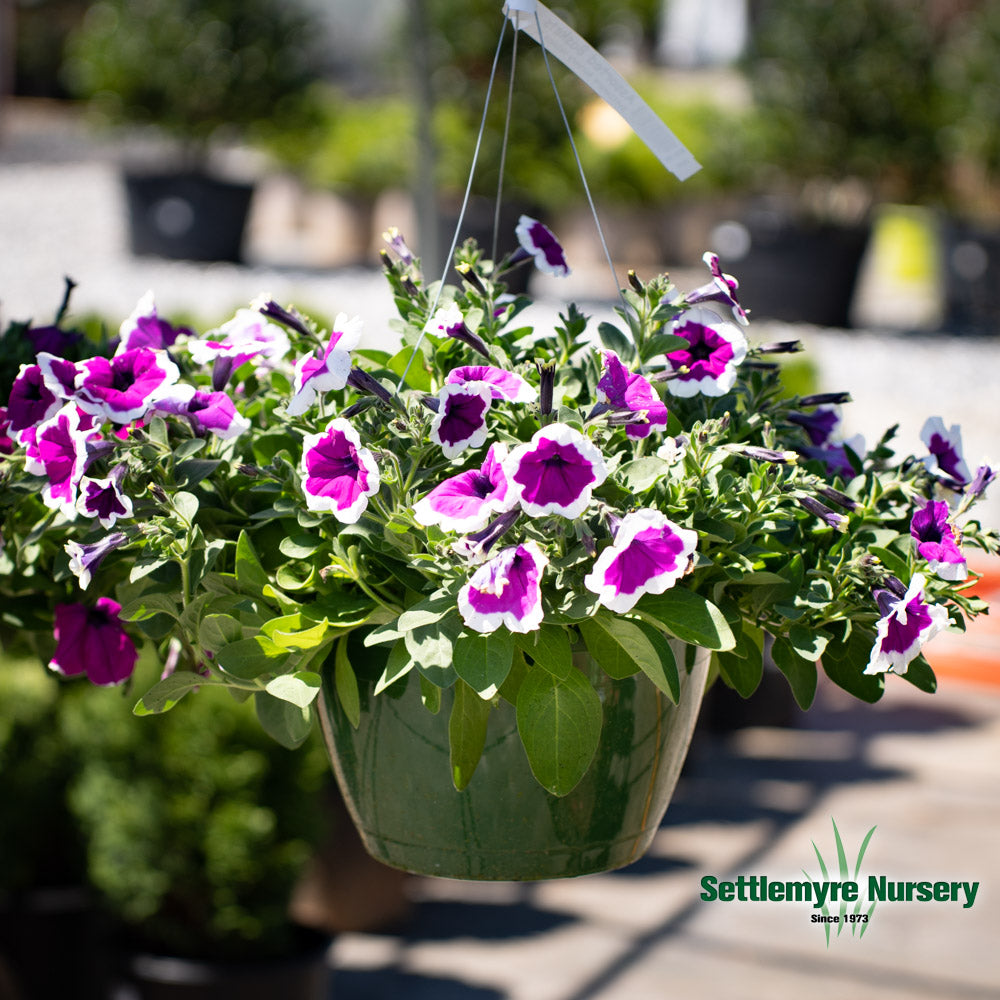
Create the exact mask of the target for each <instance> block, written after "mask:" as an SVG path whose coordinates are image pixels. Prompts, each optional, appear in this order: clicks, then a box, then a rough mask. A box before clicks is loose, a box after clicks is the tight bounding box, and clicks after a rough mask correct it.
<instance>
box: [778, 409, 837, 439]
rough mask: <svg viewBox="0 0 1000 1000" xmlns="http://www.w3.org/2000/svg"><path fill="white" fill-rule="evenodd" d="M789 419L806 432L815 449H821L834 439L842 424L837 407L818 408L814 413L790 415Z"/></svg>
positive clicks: (794, 413)
mask: <svg viewBox="0 0 1000 1000" xmlns="http://www.w3.org/2000/svg"><path fill="white" fill-rule="evenodd" d="M788 419H789V421H790V422H791V423H793V424H798V425H799V427H801V428H802V429H803V430H804V431H805V432H806V434H807V435H808V437H809V443H810V444H811V445H812V446H813V447H814V448H820V447H822V446H823V445H825V444H827V443H828V442H829V441H830V440H831V438H832V437H833V432H834V431H835V430H836V429H837V425H838V424H839V423H840V414H839V413H838V412H837V410H836V408H835V407H832V406H818V407H817V408H816V409H815V410H813V412H812V413H799V412H793V413H789V414H788Z"/></svg>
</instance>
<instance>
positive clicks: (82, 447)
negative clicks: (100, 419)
mask: <svg viewBox="0 0 1000 1000" xmlns="http://www.w3.org/2000/svg"><path fill="white" fill-rule="evenodd" d="M89 434H90V432H89V431H88V430H83V429H82V428H81V426H80V414H79V411H78V410H77V408H76V407H75V406H73V405H72V404H67V405H66V406H64V407H63V408H62V409H61V410H60V411H59V412H58V413H57V414H56V415H55V416H53V417H52V418H51V419H49V420H47V421H46V422H45V423H44V424H42V425H41V426H40V427H38V428H37V430H36V431H34V440H32V441H30V442H28V441H22V444H24V446H25V453H24V454H25V465H24V467H25V470H26V471H27V472H28V473H29V474H30V475H32V476H45V477H46V478H47V479H48V482H47V483H46V484H45V487H44V488H43V490H42V502H43V503H44V504H45V506H46V507H49V508H52V509H53V510H61V511H63V512H64V513H65V514H66V516H67V517H71V518H72V517H73V516H75V513H76V500H77V493H78V490H79V486H80V480H81V479H82V478H83V470H84V469H85V468H86V464H87V438H88V436H89Z"/></svg>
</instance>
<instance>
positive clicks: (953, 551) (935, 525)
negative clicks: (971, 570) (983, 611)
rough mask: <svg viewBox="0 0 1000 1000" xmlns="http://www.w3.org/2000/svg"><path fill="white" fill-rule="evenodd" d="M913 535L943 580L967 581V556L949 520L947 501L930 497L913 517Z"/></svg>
mask: <svg viewBox="0 0 1000 1000" xmlns="http://www.w3.org/2000/svg"><path fill="white" fill-rule="evenodd" d="M910 534H911V535H912V536H913V538H914V540H915V543H916V546H917V552H918V553H919V554H920V556H921V557H922V558H924V559H926V560H927V564H928V566H929V568H930V570H931V572H932V573H935V574H937V576H939V577H941V579H942V580H964V579H965V578H966V576H968V569H967V567H966V564H965V556H963V555H962V550H961V549H960V548H959V547H958V539H957V538H956V537H955V530H954V528H953V527H952V526H951V524H949V523H948V505H947V504H946V503H944V502H943V501H941V500H928V501H927V503H925V504H924V506H923V507H921V508H920V509H919V510H917V511H915V512H914V514H913V517H912V518H911V520H910Z"/></svg>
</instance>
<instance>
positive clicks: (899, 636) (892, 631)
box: [865, 573, 948, 674]
mask: <svg viewBox="0 0 1000 1000" xmlns="http://www.w3.org/2000/svg"><path fill="white" fill-rule="evenodd" d="M924 583H925V580H924V577H923V576H922V575H921V574H920V573H915V574H914V575H913V579H912V580H911V581H910V586H909V589H908V590H907V591H906V593H905V594H904V595H903V597H899V596H898V595H896V594H893V593H892V592H891V591H888V590H880V591H878V592H877V593H876V594H875V599H876V601H877V603H878V605H879V610H880V611H881V612H882V617H881V618H880V619H879V622H878V626H877V630H876V635H875V645H874V646H873V647H872V652H871V657H870V659H869V661H868V666H867V667H865V673H866V674H884V673H887V672H888V673H895V674H905V673H906V671H907V668H908V667H909V665H910V661H911V660H913V659H914V658H915V657H916V656H918V655H919V653H920V649H921V647H922V646H923V645H924V643H926V642H928V641H929V640H930V639H932V638H933V637H934V636H935V635H937V634H938V632H940V631H941V629H943V628H945V627H946V626H947V624H948V612H947V611H946V610H945V609H944V608H943V607H941V605H939V604H927V603H925V602H924Z"/></svg>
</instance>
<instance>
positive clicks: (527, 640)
mask: <svg viewBox="0 0 1000 1000" xmlns="http://www.w3.org/2000/svg"><path fill="white" fill-rule="evenodd" d="M510 635H511V638H512V639H513V640H514V645H515V646H517V647H518V649H520V650H521V651H522V652H524V653H527V654H528V656H530V657H531V659H532V660H533V661H534V663H535V664H536V665H537V666H539V667H541V668H542V669H543V670H547V671H548V672H549V673H550V674H552V675H554V676H555V677H566V676H567V675H568V674H569V672H570V671H571V670H572V669H573V646H572V643H571V642H570V638H569V633H568V632H567V631H566V629H564V628H562V627H561V626H559V625H544V624H543V625H542V626H541V628H537V629H535V630H534V631H532V632H512V633H511V634H510Z"/></svg>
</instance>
